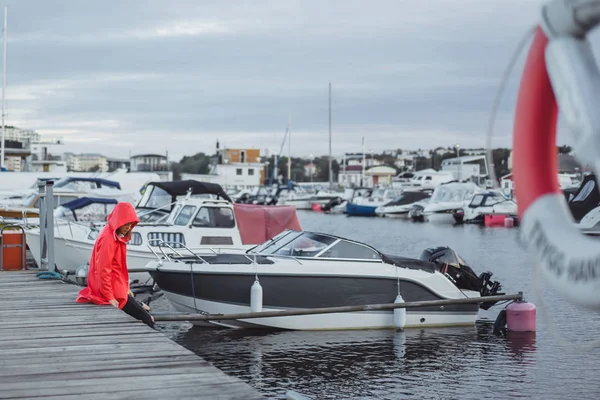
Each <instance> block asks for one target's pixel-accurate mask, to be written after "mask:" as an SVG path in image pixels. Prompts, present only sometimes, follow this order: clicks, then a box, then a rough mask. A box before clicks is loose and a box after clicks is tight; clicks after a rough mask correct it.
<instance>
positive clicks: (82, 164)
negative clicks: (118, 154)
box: [67, 153, 108, 172]
mask: <svg viewBox="0 0 600 400" xmlns="http://www.w3.org/2000/svg"><path fill="white" fill-rule="evenodd" d="M67 168H68V169H69V171H73V172H88V171H94V172H96V171H97V172H108V161H107V159H106V157H104V156H103V155H101V154H97V153H83V154H68V156H67Z"/></svg>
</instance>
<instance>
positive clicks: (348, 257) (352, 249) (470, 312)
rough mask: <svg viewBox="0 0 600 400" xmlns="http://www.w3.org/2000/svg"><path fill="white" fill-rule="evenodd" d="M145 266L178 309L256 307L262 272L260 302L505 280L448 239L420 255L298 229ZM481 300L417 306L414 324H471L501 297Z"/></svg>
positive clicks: (376, 315) (298, 303)
mask: <svg viewBox="0 0 600 400" xmlns="http://www.w3.org/2000/svg"><path fill="white" fill-rule="evenodd" d="M146 269H147V270H148V271H149V272H150V274H151V275H152V277H153V278H154V279H155V281H156V283H157V284H158V286H159V287H160V288H161V289H162V290H163V291H164V292H165V295H166V297H167V298H168V299H169V300H170V302H171V303H172V304H173V306H174V307H175V308H176V309H177V310H178V311H181V312H186V313H204V314H206V313H209V314H230V313H243V312H249V311H250V305H251V304H250V303H251V286H252V285H253V284H254V283H255V280H257V279H258V281H259V283H260V285H261V287H262V311H276V310H294V309H308V308H320V307H343V306H357V305H368V304H383V303H393V302H394V299H395V298H396V296H397V295H398V293H400V294H401V295H402V297H403V299H404V301H407V302H408V301H421V300H440V299H464V298H470V297H480V296H489V295H495V294H498V291H499V290H500V287H501V285H500V284H499V283H497V282H493V281H491V279H490V277H491V273H489V272H484V273H482V274H481V275H479V276H477V275H476V274H475V272H473V270H472V269H471V268H470V267H469V266H468V265H467V264H466V262H465V261H463V260H462V259H461V258H460V256H458V254H456V253H455V252H454V251H453V250H451V249H449V248H448V247H439V248H431V249H426V250H424V251H423V252H422V253H421V255H420V256H419V259H410V258H404V257H395V256H390V255H386V254H383V253H381V252H380V251H378V250H376V249H374V248H373V247H371V246H368V245H366V244H363V243H359V242H356V241H352V240H348V239H344V238H341V237H337V236H333V235H329V234H323V233H315V232H302V231H291V230H288V231H285V232H282V233H280V234H279V235H277V236H276V237H274V238H273V239H271V240H269V241H267V242H265V243H263V244H262V245H260V246H257V247H256V248H255V249H253V250H252V251H249V252H247V253H246V254H215V253H212V252H207V251H204V252H195V254H189V255H184V256H177V255H168V257H163V258H162V259H160V260H158V259H157V260H155V261H153V262H150V263H148V265H147V266H146ZM483 302H484V300H482V303H483ZM482 303H479V304H455V305H446V306H444V307H439V306H436V307H431V306H430V307H418V308H410V309H407V313H406V327H431V326H458V325H473V324H475V321H476V319H477V315H478V310H479V308H480V307H481V308H483V309H487V308H489V307H491V306H492V305H493V304H490V303H483V304H482ZM194 323H196V324H198V325H207V324H208V325H211V326H222V327H228V328H243V327H253V328H257V327H258V328H278V329H293V330H324V329H372V328H375V329H379V328H394V327H395V325H394V321H393V312H392V311H361V312H349V313H336V314H319V315H301V316H290V317H261V318H252V319H233V320H222V321H211V322H197V321H196V322H194Z"/></svg>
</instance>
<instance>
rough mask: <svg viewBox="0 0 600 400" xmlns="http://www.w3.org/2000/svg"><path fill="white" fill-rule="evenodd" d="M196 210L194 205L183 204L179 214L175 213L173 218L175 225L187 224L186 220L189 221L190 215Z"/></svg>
mask: <svg viewBox="0 0 600 400" xmlns="http://www.w3.org/2000/svg"><path fill="white" fill-rule="evenodd" d="M195 212H196V207H195V206H184V207H183V208H182V209H181V211H180V212H179V214H178V215H177V218H175V222H174V224H175V225H187V224H188V222H190V219H192V216H193V215H194V213H195Z"/></svg>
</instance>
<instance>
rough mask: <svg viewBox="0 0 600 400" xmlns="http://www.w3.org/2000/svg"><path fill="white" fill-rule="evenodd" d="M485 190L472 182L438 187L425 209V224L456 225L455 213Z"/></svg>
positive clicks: (453, 183) (445, 184)
mask: <svg viewBox="0 0 600 400" xmlns="http://www.w3.org/2000/svg"><path fill="white" fill-rule="evenodd" d="M483 191H484V189H482V188H480V187H479V186H477V185H475V184H474V183H471V182H449V183H444V184H441V185H440V186H438V187H437V188H436V189H435V190H434V191H433V194H432V195H431V199H430V200H429V203H428V204H427V205H426V206H425V208H424V209H423V218H424V220H425V222H434V223H448V224H450V223H451V224H454V223H455V220H454V213H455V211H456V210H459V209H462V208H463V207H464V206H465V204H468V202H469V201H470V200H471V198H472V197H473V196H474V195H475V194H476V193H480V192H483Z"/></svg>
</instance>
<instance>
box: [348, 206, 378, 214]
mask: <svg viewBox="0 0 600 400" xmlns="http://www.w3.org/2000/svg"><path fill="white" fill-rule="evenodd" d="M377 207H378V206H363V205H360V204H355V203H348V204H346V214H347V215H352V216H356V217H375V216H377V214H376V213H375V209H377Z"/></svg>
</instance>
